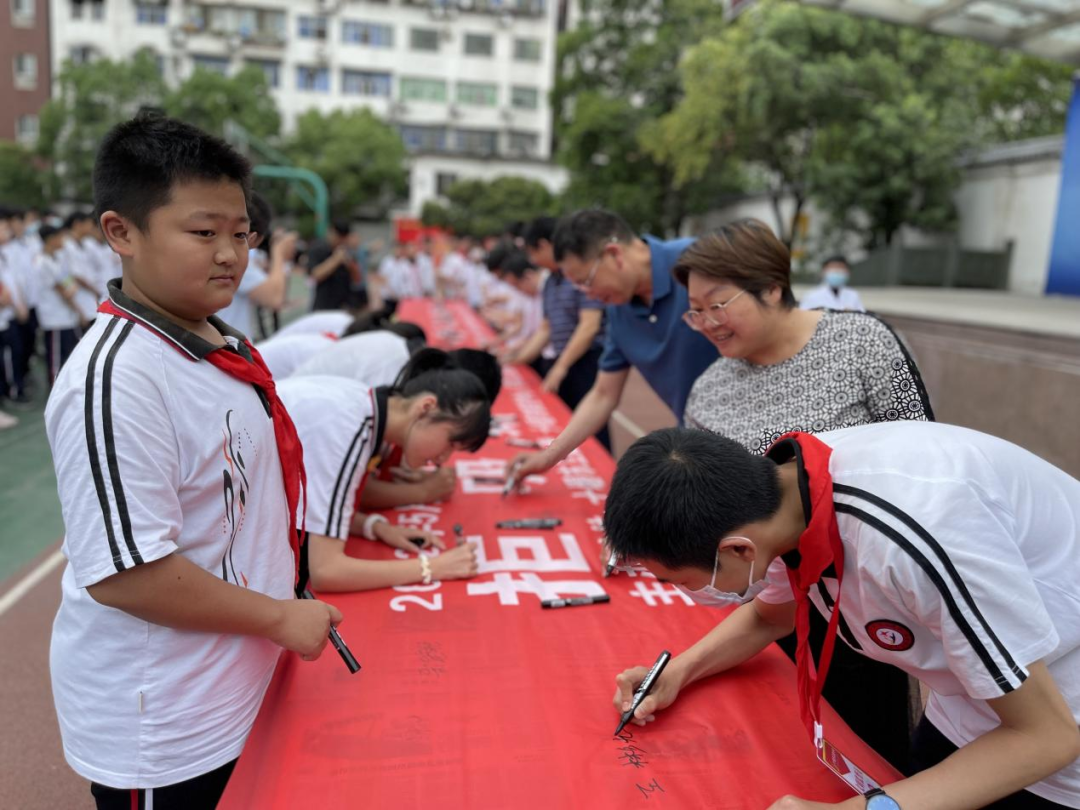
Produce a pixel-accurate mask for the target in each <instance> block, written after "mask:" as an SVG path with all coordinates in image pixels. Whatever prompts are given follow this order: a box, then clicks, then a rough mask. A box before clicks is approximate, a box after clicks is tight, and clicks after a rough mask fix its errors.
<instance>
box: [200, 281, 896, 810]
mask: <svg viewBox="0 0 1080 810" xmlns="http://www.w3.org/2000/svg"><path fill="white" fill-rule="evenodd" d="M399 314H400V317H401V318H402V319H404V320H412V321H415V322H418V323H420V324H421V325H422V326H424V328H425V329H426V330H427V331H428V339H429V342H431V343H432V344H434V345H440V344H441V345H477V344H479V343H481V342H482V341H484V340H486V339H488V338H489V337H490V332H489V331H488V330H487V327H486V326H485V325H484V324H483V323H482V322H481V321H480V320H479V319H478V318H477V317H476V316H475V315H473V313H472V312H471V311H470V310H469V309H468V308H467V307H465V306H464V305H462V304H459V303H450V304H446V305H436V304H433V303H429V302H425V301H407V302H404V303H403V304H402V306H401V308H400V310H399ZM494 413H495V414H496V416H497V417H498V420H497V421H498V429H497V432H498V435H496V436H493V437H492V438H491V439H489V440H488V443H487V444H486V445H485V446H484V447H483V448H482V449H481V451H480V452H479V453H477V454H475V455H461V456H457V457H455V459H454V460H453V463H454V464H455V466H456V469H457V474H458V489H457V492H456V493H455V494H454V495H453V497H452V498H451V499H450V500H448V501H447V502H445V503H439V504H433V505H425V506H414V507H408V508H402V509H398V510H393V511H390V512H387V513H386V514H387V516H388V517H389V518H390V519H391V520H392V521H394V522H397V523H400V524H403V525H411V526H417V527H423V528H427V529H432V530H435V531H436V532H441V533H442V535H443V537H444V538H446V539H447V540H448V543H450V542H452V538H453V533H452V527H453V526H454V525H455V524H460V525H461V527H462V529H463V531H464V534H465V536H466V537H467V539H468V540H469V541H471V542H474V543H476V544H477V547H478V550H479V552H480V553H479V558H480V572H479V574H478V575H477V576H476V577H474V578H473V579H471V580H461V581H454V582H441V583H439V582H436V583H432V584H431V585H428V586H424V585H413V586H406V587H400V588H391V589H385V590H379V591H369V592H363V593H355V594H343V595H337V594H335V595H331V596H328V600H329V601H331V602H333V603H334V604H335V605H337V606H338V607H339V608H340V609H341V611H342V613H344V614H345V622H344V623H343V624H342V625H341V633H342V635H343V636H344V637H345V639H346V641H347V642H348V644H349V646H350V648H351V649H352V651H353V653H354V655H355V656H356V658H357V659H358V660H359V661H360V663H361V664H362V666H363V670H362V671H361V672H360V673H359V674H357V675H350V674H349V672H348V670H347V669H346V668H345V666H344V664H343V663H342V661H341V660H340V659H339V658H338V656H337V655H336V654H335V653H334V651H333V649H331V648H330V647H327V649H326V651H325V652H324V653H323V655H322V657H321V658H320V659H319V660H318V661H316V662H314V663H303V662H300V661H299V660H298V659H297V658H296V656H294V655H292V654H285V656H284V657H283V659H282V662H281V664H280V665H279V668H278V672H277V674H276V676H275V678H274V681H273V683H272V684H271V685H270V689H269V690H268V692H267V695H266V700H265V702H264V704H263V707H262V711H261V713H260V715H259V718H258V720H257V721H256V724H255V728H254V730H253V731H252V734H251V737H250V739H249V740H248V744H247V747H246V749H245V751H244V754H243V756H242V757H241V758H240V762H239V763H238V765H237V768H236V771H235V773H234V774H233V777H232V780H231V782H230V784H229V787H228V790H227V791H226V794H225V797H224V798H223V800H222V802H221V804H220V807H221V808H225V809H226V810H228V808H245V809H248V808H259V809H260V810H275V809H276V808H281V809H282V810H285V808H290V810H291V809H292V808H309V807H312V808H313V807H318V808H353V807H364V808H384V807H387V808H388V807H395V808H413V807H417V808H419V807H425V808H426V807H439V808H470V809H471V810H487V809H489V808H490V810H505V809H506V808H589V810H604V809H605V808H620V810H621V809H622V808H625V807H628V806H639V805H640V803H643V802H648V803H649V806H652V805H656V806H668V807H673V808H674V807H685V808H707V807H711V808H732V809H733V810H734V809H735V808H765V807H768V806H769V804H770V803H771V802H772V801H774V800H775V799H777V798H779V797H780V796H782V795H783V794H785V793H795V794H798V795H801V796H804V797H807V798H812V799H817V800H821V801H839V800H842V799H846V798H850V796H851V795H852V794H851V791H850V790H849V789H848V788H846V787H845V786H844V785H843V784H842V783H841V782H840V781H839V780H838V779H837V778H836V776H834V775H833V774H832V773H830V772H829V771H828V770H827V769H825V768H824V767H823V766H822V765H821V763H819V762H818V761H817V759H816V758H815V752H814V749H813V747H812V745H811V744H810V742H809V740H808V739H807V737H806V733H805V731H804V729H803V728H802V725H801V724H800V721H799V709H798V697H797V694H796V688H795V670H794V668H793V666H792V665H791V664H790V662H789V661H788V660H787V659H786V658H785V657H784V656H783V654H782V653H781V652H780V651H779V650H777V649H775V648H772V649H769V650H767V651H766V652H764V653H763V654H761V655H760V656H758V657H757V658H756V659H754V660H753V661H751V662H749V663H747V664H745V665H744V666H742V667H739V668H738V669H737V670H734V671H732V672H730V673H726V674H724V675H722V676H720V677H717V678H713V679H711V680H710V681H707V682H705V683H701V684H697V685H695V686H694V687H691V688H690V689H688V690H686V692H684V693H683V694H682V695H681V696H680V697H679V699H678V700H677V701H676V703H675V704H674V705H673V706H672V707H670V708H669V709H667V710H666V711H664V712H661V713H660V714H659V715H658V719H657V720H656V722H654V723H650V724H649V725H648V726H647V727H645V728H640V727H638V726H633V725H631V726H628V727H627V728H626V730H625V731H624V732H623V733H622V734H621V735H620V736H619V737H613V736H612V732H613V731H614V730H615V727H616V725H617V724H618V721H619V714H618V712H617V711H616V710H615V708H614V707H613V705H612V698H613V695H614V692H615V681H614V678H615V675H616V674H617V673H618V672H620V671H622V670H623V669H625V668H627V667H630V666H634V665H638V664H640V665H644V666H650V665H651V664H652V663H653V661H654V660H655V659H656V657H657V655H658V654H659V653H660V651H661V650H663V649H668V650H671V652H672V653H673V654H677V653H679V652H681V651H682V650H684V649H685V648H686V647H688V646H690V645H691V644H693V643H694V642H696V641H697V640H698V639H699V638H700V637H701V636H702V635H704V634H705V633H707V632H708V631H709V630H710V629H711V628H712V627H713V626H714V625H715V624H716V623H717V622H718V621H720V620H721V619H722V618H723V617H724V615H725V613H724V612H723V611H715V610H712V609H709V608H703V607H699V606H696V605H693V604H692V603H691V602H690V601H689V600H688V599H687V598H686V597H685V596H684V595H683V594H682V593H680V592H679V591H678V590H676V589H675V588H674V587H673V586H671V585H668V584H665V583H661V582H659V581H657V580H656V579H655V578H654V577H652V576H650V575H648V574H637V575H626V574H618V575H616V576H614V577H611V578H608V579H605V578H603V576H602V575H601V566H600V561H599V557H598V552H599V541H600V538H601V536H602V526H601V516H602V513H603V505H604V498H605V496H606V493H607V485H608V482H609V481H610V479H611V476H612V473H613V471H614V462H613V461H612V459H611V457H610V456H609V455H608V454H607V453H606V452H605V451H604V450H603V449H602V448H601V446H600V445H599V444H597V443H596V442H595V441H594V440H591V439H590V440H589V442H588V443H587V444H586V445H585V446H583V447H582V448H580V449H579V450H578V451H576V452H575V453H574V454H572V455H571V456H570V457H569V458H568V459H567V460H566V461H565V462H563V463H562V464H560V465H558V466H557V467H555V468H554V469H552V470H551V471H549V472H548V473H547V474H546V475H544V476H537V477H532V478H530V479H529V481H528V482H527V484H528V487H529V490H530V491H529V493H528V494H526V495H511V496H510V497H508V498H506V499H502V498H501V497H500V494H499V493H500V489H501V487H500V486H499V484H497V483H491V482H489V481H488V479H491V478H499V477H501V476H502V473H503V468H504V464H505V462H506V460H507V459H509V458H511V457H512V456H513V455H514V454H515V453H516V452H518V451H517V449H516V448H514V447H512V446H510V445H509V444H508V443H507V439H519V440H520V439H532V440H536V441H539V442H547V441H550V440H551V439H552V438H554V437H555V436H556V435H557V434H558V433H559V431H560V430H561V429H562V427H563V426H564V425H565V424H566V422H567V420H568V419H569V412H568V411H567V409H566V407H565V406H564V405H563V404H562V402H561V401H560V400H558V398H556V397H554V396H552V395H548V394H544V393H542V392H541V391H540V389H539V381H538V379H537V378H536V375H535V374H534V373H533V372H532V371H531V370H529V369H523V368H507V369H505V371H504V383H503V391H502V393H501V394H500V396H499V400H498V402H497V403H496V406H495V408H494ZM532 517H552V518H559V519H560V520H561V521H562V523H561V525H559V526H558V527H557V528H554V529H551V530H545V531H536V530H531V531H530V530H506V529H497V528H496V527H495V523H496V522H497V521H501V520H511V519H515V518H532ZM349 553H350V554H352V555H354V556H357V557H364V558H370V559H386V560H389V559H394V558H395V557H396V558H404V557H406V556H407V555H406V554H405V553H404V552H401V551H394V550H392V549H390V548H388V547H386V546H384V545H382V544H376V543H372V542H368V541H366V540H362V539H352V540H350V541H349ZM602 593H607V594H610V596H611V602H610V603H608V604H597V605H590V606H585V607H568V608H560V609H543V608H542V607H541V605H540V601H541V599H551V598H557V597H565V596H583V595H584V596H587V595H598V594H602ZM826 726H827V728H828V729H829V732H830V734H829V736H830V739H831V740H832V741H833V742H835V743H836V744H838V745H839V746H841V747H842V748H843V750H844V751H845V752H846V753H847V754H848V755H849V756H851V757H852V758H854V759H855V760H856V761H857V762H858V763H859V764H860V765H861V766H863V767H864V768H865V769H866V770H867V771H868V772H869V773H870V775H872V776H874V777H875V778H876V779H878V780H879V781H881V782H882V783H887V782H891V781H894V780H895V779H897V778H898V775H897V774H896V773H895V771H893V770H892V769H891V768H890V767H889V766H888V765H887V764H885V763H884V762H883V761H882V760H881V759H880V758H878V757H877V756H876V755H875V754H874V753H873V752H872V751H870V750H869V749H868V748H867V747H866V746H865V745H864V744H863V743H862V742H861V741H859V740H858V738H856V737H855V736H854V734H852V733H851V732H850V731H849V730H848V729H847V728H846V726H844V725H843V723H842V722H841V721H840V720H839V718H837V717H836V715H835V714H834V713H833V712H832V710H831V709H828V708H826Z"/></svg>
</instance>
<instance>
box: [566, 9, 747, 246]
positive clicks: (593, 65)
mask: <svg viewBox="0 0 1080 810" xmlns="http://www.w3.org/2000/svg"><path fill="white" fill-rule="evenodd" d="M581 11H582V20H581V23H580V24H579V25H578V26H577V27H576V28H574V29H573V30H570V31H568V32H566V33H564V34H563V35H561V36H560V38H559V64H560V68H559V70H557V72H556V77H557V78H556V84H555V89H554V92H553V97H552V101H553V106H554V109H555V113H556V132H557V135H558V147H557V151H556V157H557V159H558V160H559V162H560V163H562V164H563V165H564V166H566V167H567V168H568V169H569V170H570V183H569V186H568V188H567V190H566V192H565V195H564V200H565V204H566V206H567V207H582V206H591V205H600V206H603V207H607V208H611V209H613V210H616V211H618V212H619V213H620V214H622V215H623V216H624V217H625V218H626V219H627V220H628V221H629V222H630V224H631V225H632V226H634V227H635V228H637V229H639V230H653V231H656V232H658V233H674V232H677V231H678V229H679V227H680V225H681V224H682V221H683V219H684V218H685V217H686V216H687V215H688V214H691V213H696V212H698V211H701V210H704V209H707V208H710V207H713V206H715V205H716V199H717V195H718V194H720V193H721V192H722V191H724V190H731V187H730V186H731V179H732V177H731V173H730V172H724V171H718V172H710V173H707V174H706V173H702V174H701V175H700V176H699V177H696V178H695V179H694V180H693V182H691V183H683V184H681V186H680V185H679V184H677V183H676V182H675V172H674V170H673V169H672V167H671V166H669V165H668V164H667V163H666V162H664V161H661V160H658V159H657V157H656V156H655V155H654V154H653V153H651V152H650V151H649V150H647V149H645V148H644V146H643V142H642V134H643V133H645V132H646V131H647V129H648V126H649V123H650V122H651V121H653V120H655V119H656V118H658V117H660V116H662V115H665V114H667V113H669V112H670V111H671V110H672V109H673V108H674V107H675V105H676V104H677V102H678V100H679V98H680V97H681V95H682V89H681V87H680V81H679V73H678V69H677V68H678V64H679V60H680V58H681V56H682V53H683V51H684V49H685V48H686V47H687V46H689V45H691V44H693V43H695V42H697V41H698V40H699V39H701V37H703V36H705V35H707V34H708V33H709V32H710V31H715V30H718V29H719V28H720V27H721V25H722V8H721V4H720V3H716V2H715V1H714V0H657V2H652V3H641V2H640V0H583V2H582V3H581ZM713 165H714V168H715V164H713Z"/></svg>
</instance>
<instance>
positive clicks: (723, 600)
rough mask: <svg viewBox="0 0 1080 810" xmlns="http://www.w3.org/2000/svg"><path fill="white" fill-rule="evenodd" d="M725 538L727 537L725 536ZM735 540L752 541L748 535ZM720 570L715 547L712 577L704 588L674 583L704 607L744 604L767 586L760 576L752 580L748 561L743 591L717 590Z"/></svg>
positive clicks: (752, 566)
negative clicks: (748, 572)
mask: <svg viewBox="0 0 1080 810" xmlns="http://www.w3.org/2000/svg"><path fill="white" fill-rule="evenodd" d="M725 539H727V538H725ZM735 539H737V540H745V541H746V542H747V543H750V544H751V545H753V543H754V541H753V540H751V539H749V538H748V537H738V538H735ZM719 570H720V549H719V548H718V549H716V559H715V560H714V561H713V569H712V579H711V580H710V581H709V584H708V585H706V586H705V587H704V588H699V589H698V590H696V591H695V590H691V589H690V588H687V587H686V586H685V585H676V586H675V587H676V588H678V589H679V590H680V591H682V592H683V593H685V594H686V595H687V596H689V597H690V598H691V599H693V600H694V602H695V603H697V604H699V605H703V606H705V607H717V608H719V607H731V606H732V605H745V604H746V603H747V602H751V601H753V599H754V597H755V596H757V595H758V594H759V593H761V592H762V591H763V590H765V588H767V587H768V585H769V581H768V580H767V579H766V578H764V577H762V579H760V580H759V581H757V582H754V563H753V562H751V563H750V580H749V583H748V584H747V586H746V591H745V592H744V593H731V592H730V591H721V590H717V588H716V587H715V586H716V572H717V571H719Z"/></svg>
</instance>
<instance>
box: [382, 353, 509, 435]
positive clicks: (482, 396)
mask: <svg viewBox="0 0 1080 810" xmlns="http://www.w3.org/2000/svg"><path fill="white" fill-rule="evenodd" d="M390 393H391V394H397V395H398V396H403V397H414V396H419V395H421V394H434V396H435V400H436V402H437V404H438V409H439V412H438V413H437V414H436V415H435V416H434V417H432V418H434V419H435V420H436V421H439V422H452V423H454V427H455V431H454V435H453V436H451V440H452V441H453V442H455V443H456V444H460V445H462V446H463V447H464V448H465V449H466V450H468V451H469V452H470V453H475V452H476V451H477V450H479V449H480V448H481V447H483V446H484V442H486V441H487V437H488V432H489V431H490V430H491V402H490V400H489V399H488V392H487V389H486V388H485V387H484V383H483V382H481V381H480V378H479V377H477V376H476V375H475V374H473V373H472V372H471V371H465V370H464V369H461V368H459V367H458V366H457V364H456V363H455V362H454V361H453V360H452V359H451V358H450V355H448V354H447V353H446V352H444V351H441V350H440V349H432V348H426V349H421V350H420V351H418V352H417V353H416V354H414V355H413V356H412V357H411V358H409V362H408V363H406V364H405V367H404V368H403V369H401V371H400V372H399V373H398V377H397V380H395V381H394V385H393V386H392V387H391V389H390Z"/></svg>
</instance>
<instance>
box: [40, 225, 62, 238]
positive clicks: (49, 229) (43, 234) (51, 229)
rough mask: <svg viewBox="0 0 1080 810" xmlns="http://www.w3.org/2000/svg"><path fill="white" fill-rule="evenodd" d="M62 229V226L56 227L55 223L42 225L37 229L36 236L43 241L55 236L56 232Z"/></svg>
mask: <svg viewBox="0 0 1080 810" xmlns="http://www.w3.org/2000/svg"><path fill="white" fill-rule="evenodd" d="M62 230H63V229H62V228H58V227H56V226H55V225H42V226H41V227H40V228H39V229H38V237H39V238H40V239H41V241H42V242H44V241H45V240H47V239H49V238H50V237H53V236H56V234H58V233H60V232H61V231H62Z"/></svg>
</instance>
